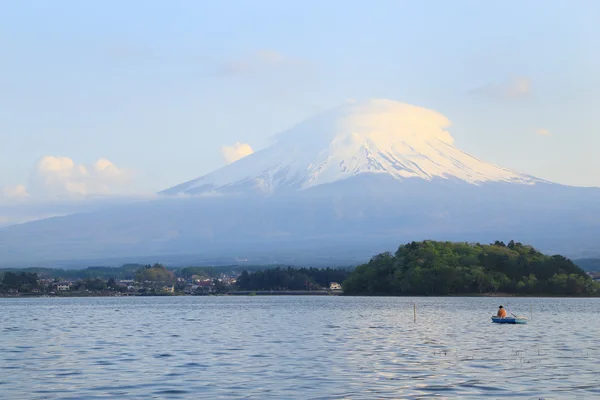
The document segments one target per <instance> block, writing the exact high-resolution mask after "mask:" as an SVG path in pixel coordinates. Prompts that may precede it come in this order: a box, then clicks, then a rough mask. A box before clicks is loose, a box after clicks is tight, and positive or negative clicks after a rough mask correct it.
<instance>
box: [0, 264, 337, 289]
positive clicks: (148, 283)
mask: <svg viewBox="0 0 600 400" xmlns="http://www.w3.org/2000/svg"><path fill="white" fill-rule="evenodd" d="M128 267H129V268H128ZM222 269H225V270H226V269H227V268H222ZM271 271H273V274H277V275H279V276H278V279H281V284H280V283H278V282H269V280H268V279H267V280H265V279H263V272H262V271H256V272H254V273H248V272H247V271H245V270H244V271H243V272H242V273H236V272H235V271H234V270H232V271H229V272H227V273H225V272H218V269H216V270H215V268H212V267H206V268H202V267H188V268H183V269H179V270H170V269H168V268H167V267H165V266H163V265H160V264H155V265H153V266H150V265H147V266H142V267H139V268H138V269H137V270H135V272H134V273H133V274H132V271H131V266H123V267H121V268H88V269H86V270H79V271H64V270H53V269H41V270H40V271H39V272H30V271H29V270H25V271H17V270H11V271H5V272H0V276H1V280H0V295H1V296H4V297H13V296H62V297H73V296H161V295H162V296H164V295H223V294H230V295H236V294H340V293H341V292H342V286H341V283H340V282H335V281H331V282H326V281H327V280H328V277H329V276H331V277H332V278H334V277H339V278H342V279H343V278H345V277H346V276H347V275H348V274H349V271H348V270H347V269H330V268H325V269H315V268H310V269H295V268H290V267H288V268H281V267H278V268H274V269H272V270H271ZM302 271H304V272H302ZM61 272H62V274H64V275H84V276H85V277H77V278H70V279H65V278H64V277H60V276H59V275H61ZM111 274H112V275H126V277H124V278H119V277H114V276H110V277H108V278H106V275H111ZM48 275H55V276H54V277H48ZM127 275H133V276H127ZM314 275H322V276H319V277H315V276H314ZM257 276H260V278H259V279H260V281H261V282H260V283H258V282H252V280H253V279H254V278H256V277H257ZM240 277H241V278H242V282H241V283H238V279H239V278H240ZM315 278H316V279H317V280H318V281H319V283H317V282H315ZM323 279H325V280H323Z"/></svg>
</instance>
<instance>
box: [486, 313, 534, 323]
mask: <svg viewBox="0 0 600 400" xmlns="http://www.w3.org/2000/svg"><path fill="white" fill-rule="evenodd" d="M492 322H495V323H497V324H526V323H527V318H525V317H504V318H500V317H496V316H495V315H494V316H492Z"/></svg>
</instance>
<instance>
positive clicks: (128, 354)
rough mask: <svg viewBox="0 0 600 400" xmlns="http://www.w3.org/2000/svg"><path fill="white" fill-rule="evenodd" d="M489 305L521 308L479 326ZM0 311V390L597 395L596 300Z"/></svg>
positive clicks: (98, 304) (25, 393)
mask: <svg viewBox="0 0 600 400" xmlns="http://www.w3.org/2000/svg"><path fill="white" fill-rule="evenodd" d="M413 303H416V305H417V322H416V323H415V322H414V321H413ZM499 304H502V305H504V306H505V308H507V310H508V311H509V312H514V313H515V314H518V315H525V316H527V317H530V307H531V308H532V309H533V319H532V320H531V321H530V322H529V323H528V324H527V325H499V324H493V323H491V320H490V316H491V314H492V313H495V312H496V310H497V308H498V305H499ZM0 313H1V320H0V398H3V399H4V398H6V399H57V398H61V399H63V398H64V399H82V398H83V399H87V398H96V397H105V398H106V397H112V398H136V399H147V398H190V399H192V398H193V399H198V398H203V399H221V398H223V399H225V398H227V399H239V398H254V399H342V398H348V399H380V398H381V399H383V398H385V399H398V398H414V399H417V398H429V397H432V398H433V397H435V398H461V399H468V398H478V399H481V398H485V399H504V398H519V399H528V398H535V399H539V398H545V399H565V398H566V399H595V398H600V375H599V374H600V341H599V339H600V318H598V317H599V313H600V300H598V299H515V298H509V299H498V298H360V297H320V296H319V297H309V296H303V297H301V296H298V297H295V296H294V297H285V296H281V297H266V296H265V297H261V296H256V297H233V296H227V297H144V298H142V297H137V298H71V299H67V298H40V299H0Z"/></svg>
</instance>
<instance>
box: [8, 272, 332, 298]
mask: <svg viewBox="0 0 600 400" xmlns="http://www.w3.org/2000/svg"><path fill="white" fill-rule="evenodd" d="M96 282H97V281H96ZM106 283H107V285H110V287H107V286H106V285H105V286H104V287H103V288H102V289H99V288H97V287H96V288H94V287H93V286H91V285H90V287H86V284H87V282H86V281H80V280H77V281H68V280H60V281H59V280H56V279H39V280H38V285H37V287H36V288H34V289H31V290H28V292H31V293H39V294H42V293H47V294H67V293H70V292H71V293H72V292H77V293H82V292H86V293H107V294H110V293H113V294H115V295H136V294H174V293H183V294H190V295H193V294H215V293H219V292H221V293H222V292H223V291H228V290H230V289H232V288H234V287H235V283H236V277H233V276H226V275H221V276H220V277H219V278H216V279H215V278H207V277H201V276H197V275H194V276H193V277H191V278H187V279H186V278H181V277H179V278H175V280H174V281H173V282H170V283H168V284H167V283H165V282H156V281H143V282H138V281H136V280H134V279H118V280H114V281H113V280H112V279H111V280H109V281H107V282H106ZM323 290H327V289H325V288H324V289H323ZM328 290H329V291H332V292H341V291H342V286H341V285H340V284H339V283H337V282H331V283H330V284H329V288H328ZM8 293H10V294H18V293H19V291H18V290H16V289H9V291H8Z"/></svg>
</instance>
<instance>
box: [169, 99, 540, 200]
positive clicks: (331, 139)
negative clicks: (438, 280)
mask: <svg viewBox="0 0 600 400" xmlns="http://www.w3.org/2000/svg"><path fill="white" fill-rule="evenodd" d="M449 124H450V122H449V121H448V120H447V119H446V118H445V117H444V116H443V115H441V114H439V113H437V112H435V111H432V110H428V109H425V108H421V107H416V106H413V105H409V104H403V103H397V102H394V101H390V100H367V101H362V102H356V103H353V104H349V105H345V106H342V107H339V108H337V109H334V110H331V111H329V112H325V113H323V114H322V115H319V116H317V117H315V118H312V119H309V120H308V121H305V122H303V123H301V124H299V125H297V126H295V127H294V128H292V129H290V130H288V131H286V132H284V133H282V134H280V135H278V137H277V138H276V139H277V141H276V143H275V144H274V145H272V146H270V147H268V148H266V149H264V150H261V151H259V152H257V153H254V154H251V155H249V156H247V157H245V158H243V159H241V160H239V161H237V162H235V163H233V164H230V165H227V166H226V167H224V168H221V169H219V170H217V171H215V172H213V173H210V174H208V175H206V176H203V177H201V178H198V179H194V180H192V181H189V182H186V183H183V184H181V185H178V186H175V187H173V188H171V189H168V190H165V191H164V192H162V193H164V194H178V193H185V194H192V195H196V194H202V193H208V192H215V191H217V192H222V193H235V192H247V191H248V190H250V191H255V192H261V193H264V194H273V193H278V192H282V191H289V190H304V189H308V188H313V187H316V186H319V185H324V184H330V183H334V182H338V181H341V180H344V179H348V178H352V177H356V176H358V175H361V174H379V175H385V176H388V177H390V178H393V179H395V180H398V181H402V180H406V179H410V178H421V179H424V180H428V181H431V180H433V179H435V178H443V179H451V178H455V179H458V180H460V181H463V182H466V183H471V184H482V183H486V182H506V183H517V184H526V185H531V184H535V183H536V182H542V181H541V180H539V179H536V178H534V177H531V176H528V175H524V174H520V173H517V172H514V171H510V170H508V169H505V168H501V167H499V166H496V165H492V164H488V163H485V162H483V161H480V160H478V159H476V158H475V157H472V156H470V155H468V154H466V153H465V152H463V151H461V150H459V149H458V148H456V147H455V146H454V145H453V142H454V140H453V138H452V136H450V134H449V133H448V132H447V131H445V130H444V128H446V127H447V126H448V125H449Z"/></svg>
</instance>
